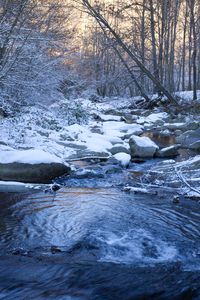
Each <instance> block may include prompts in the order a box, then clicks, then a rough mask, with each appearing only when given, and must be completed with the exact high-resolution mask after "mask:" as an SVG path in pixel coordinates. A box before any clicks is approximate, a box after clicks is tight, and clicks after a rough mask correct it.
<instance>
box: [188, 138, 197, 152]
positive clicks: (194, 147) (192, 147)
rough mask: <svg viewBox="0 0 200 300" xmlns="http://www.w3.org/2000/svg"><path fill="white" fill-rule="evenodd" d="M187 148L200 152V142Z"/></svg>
mask: <svg viewBox="0 0 200 300" xmlns="http://www.w3.org/2000/svg"><path fill="white" fill-rule="evenodd" d="M189 148H190V149H192V150H195V151H199V150H200V140H199V141H196V142H194V143H192V144H190V145H189Z"/></svg>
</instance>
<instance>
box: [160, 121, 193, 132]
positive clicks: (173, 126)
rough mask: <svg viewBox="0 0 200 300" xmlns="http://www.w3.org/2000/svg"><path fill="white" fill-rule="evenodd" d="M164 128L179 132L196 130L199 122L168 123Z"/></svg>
mask: <svg viewBox="0 0 200 300" xmlns="http://www.w3.org/2000/svg"><path fill="white" fill-rule="evenodd" d="M165 127H166V128H168V129H170V130H181V131H186V130H196V129H198V128H199V122H197V121H190V122H186V123H169V124H165Z"/></svg>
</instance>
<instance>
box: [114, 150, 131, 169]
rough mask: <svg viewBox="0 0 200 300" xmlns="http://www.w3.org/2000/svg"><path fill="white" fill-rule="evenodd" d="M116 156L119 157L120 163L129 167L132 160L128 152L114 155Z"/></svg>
mask: <svg viewBox="0 0 200 300" xmlns="http://www.w3.org/2000/svg"><path fill="white" fill-rule="evenodd" d="M114 158H115V159H117V160H118V161H119V162H120V164H121V165H122V167H125V168H126V167H128V165H129V163H130V161H131V156H130V154H127V153H122V152H121V153H117V154H115V155H114Z"/></svg>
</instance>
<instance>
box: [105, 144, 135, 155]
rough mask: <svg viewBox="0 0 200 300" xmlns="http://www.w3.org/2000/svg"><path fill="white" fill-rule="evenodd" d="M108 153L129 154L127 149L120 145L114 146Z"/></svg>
mask: <svg viewBox="0 0 200 300" xmlns="http://www.w3.org/2000/svg"><path fill="white" fill-rule="evenodd" d="M108 151H109V152H110V153H111V154H112V155H115V154H117V153H120V152H124V153H127V154H130V150H129V149H127V148H126V147H125V146H123V145H120V144H116V145H114V146H113V147H112V148H110V149H108Z"/></svg>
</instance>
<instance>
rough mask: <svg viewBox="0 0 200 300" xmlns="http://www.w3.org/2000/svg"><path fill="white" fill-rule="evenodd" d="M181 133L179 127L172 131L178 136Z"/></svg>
mask: <svg viewBox="0 0 200 300" xmlns="http://www.w3.org/2000/svg"><path fill="white" fill-rule="evenodd" d="M182 133H183V132H182V130H180V129H177V130H175V131H174V134H175V136H180V135H181V134H182Z"/></svg>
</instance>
